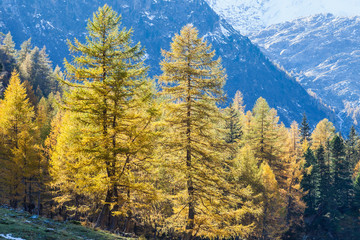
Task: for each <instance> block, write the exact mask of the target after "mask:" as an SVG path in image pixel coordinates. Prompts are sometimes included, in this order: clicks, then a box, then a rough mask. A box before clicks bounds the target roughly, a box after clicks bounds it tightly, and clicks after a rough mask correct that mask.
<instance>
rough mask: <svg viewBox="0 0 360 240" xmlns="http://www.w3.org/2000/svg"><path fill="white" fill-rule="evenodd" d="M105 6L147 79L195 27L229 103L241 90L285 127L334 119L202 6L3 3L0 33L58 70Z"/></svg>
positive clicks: (176, 1)
mask: <svg viewBox="0 0 360 240" xmlns="http://www.w3.org/2000/svg"><path fill="white" fill-rule="evenodd" d="M105 3H108V4H109V5H110V6H112V7H113V8H114V10H116V11H118V12H119V13H120V14H122V16H123V25H124V26H126V27H128V28H129V27H133V30H134V38H133V39H134V40H135V42H137V41H141V43H142V45H143V46H145V48H146V51H147V63H148V64H149V65H150V66H151V72H150V75H152V76H154V75H158V74H160V73H161V72H160V69H159V61H160V60H161V59H162V57H161V49H169V44H170V41H171V39H172V37H173V36H174V34H176V33H178V32H179V31H180V29H181V28H182V27H183V26H184V25H186V24H188V23H193V24H194V26H195V27H197V28H198V29H199V32H200V35H202V36H205V39H206V40H207V41H208V42H209V43H211V44H212V46H213V48H214V49H215V50H216V53H217V56H221V57H222V60H223V65H224V67H225V68H226V70H227V74H228V81H227V84H226V86H225V90H226V92H227V93H228V96H229V100H231V98H232V97H233V96H234V94H235V92H236V90H238V89H239V90H241V91H242V92H243V94H244V100H245V103H246V104H247V107H248V109H249V108H252V106H253V104H254V102H255V101H256V99H257V98H258V97H260V96H262V97H264V98H266V99H267V100H268V102H269V104H270V106H272V107H275V106H276V108H277V110H278V113H279V115H280V117H281V120H282V121H284V123H285V124H286V125H289V124H290V123H291V121H293V120H297V121H298V122H299V121H300V120H301V114H302V113H303V112H306V113H307V115H308V118H309V120H310V122H311V124H312V125H313V126H314V125H315V124H316V122H318V121H319V120H320V119H322V118H324V117H328V118H330V119H334V116H332V115H331V114H332V113H331V112H329V111H327V110H326V109H324V108H323V107H321V106H320V105H319V104H317V102H316V100H314V99H313V98H312V97H310V96H309V95H308V94H307V92H306V91H305V90H304V89H303V88H302V87H301V86H300V85H299V84H298V83H297V82H296V81H295V80H294V79H292V78H291V77H289V76H287V75H286V74H285V73H284V72H283V71H281V70H279V69H278V68H277V67H275V66H274V65H273V64H272V63H271V62H270V61H269V60H268V59H267V58H266V57H265V56H264V55H263V54H262V53H261V51H260V50H259V49H258V47H256V46H255V45H253V44H252V43H251V42H250V40H249V39H248V38H246V37H244V36H242V35H240V34H239V33H238V32H237V31H236V30H235V29H234V28H232V27H231V26H230V25H229V24H228V23H227V22H225V21H224V20H221V19H220V17H219V16H218V15H217V14H216V13H215V12H214V11H213V10H212V9H211V8H210V7H209V5H208V4H207V3H206V2H205V1H203V0H186V1H184V0H120V1H119V0H117V1H115V0H111V1H104V0H101V1H95V0H87V1H84V0H76V1H66V0H64V1H47V0H36V1H34V2H32V3H30V2H29V1H27V0H18V1H16V3H13V2H12V1H10V0H5V1H3V2H2V3H0V11H1V14H0V26H1V27H0V31H2V32H7V31H11V32H12V34H13V35H14V39H16V42H17V43H18V44H19V43H20V42H22V41H24V40H26V39H27V38H29V37H32V40H33V42H34V43H35V44H36V45H46V46H47V49H48V50H49V53H50V57H51V58H52V60H53V61H54V62H55V63H57V64H61V62H62V59H63V57H66V56H68V50H67V46H66V39H70V40H73V39H74V37H77V38H79V39H80V41H83V39H84V34H85V32H86V30H85V26H86V20H87V19H88V18H89V17H91V16H92V13H93V12H94V11H96V10H97V8H98V7H99V6H101V5H103V4H105Z"/></svg>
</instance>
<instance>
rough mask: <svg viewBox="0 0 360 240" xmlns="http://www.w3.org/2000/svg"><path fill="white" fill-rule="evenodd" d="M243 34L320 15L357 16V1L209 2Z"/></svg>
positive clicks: (228, 0)
mask: <svg viewBox="0 0 360 240" xmlns="http://www.w3.org/2000/svg"><path fill="white" fill-rule="evenodd" d="M206 1H207V2H208V3H209V4H210V6H211V7H212V8H213V9H214V10H215V11H216V12H217V13H218V14H219V15H221V16H222V17H223V18H225V19H226V20H227V21H229V23H231V24H232V25H233V26H234V27H235V28H236V29H238V30H239V31H240V32H241V33H242V34H245V35H248V34H252V33H257V32H258V31H260V30H262V29H263V28H265V27H268V26H270V25H273V24H277V23H282V22H286V21H292V20H294V19H297V18H300V17H307V16H311V15H316V14H321V13H332V14H334V15H336V16H355V15H358V14H359V12H360V4H359V1H358V0H342V1H337V0H316V1H313V0H302V1H298V0H286V1H284V0H241V1H239V0H206Z"/></svg>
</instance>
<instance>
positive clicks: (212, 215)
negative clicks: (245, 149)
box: [159, 25, 247, 239]
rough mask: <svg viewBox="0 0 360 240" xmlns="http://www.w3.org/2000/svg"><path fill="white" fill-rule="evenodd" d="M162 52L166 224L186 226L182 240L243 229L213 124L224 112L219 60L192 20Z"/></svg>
mask: <svg viewBox="0 0 360 240" xmlns="http://www.w3.org/2000/svg"><path fill="white" fill-rule="evenodd" d="M162 54H163V56H164V57H165V59H164V60H163V61H162V62H161V68H162V71H163V73H162V75H161V76H160V77H159V82H160V83H161V84H162V91H161V95H163V96H167V97H168V100H167V102H166V105H165V106H164V108H165V114H166V119H165V126H166V128H167V129H168V130H167V131H168V134H169V137H168V138H167V139H166V140H165V144H166V149H168V150H167V153H165V156H164V158H165V159H167V161H168V166H169V167H170V168H169V172H173V174H174V176H176V177H174V182H173V183H172V184H173V186H174V189H176V190H175V191H174V192H173V193H172V195H173V199H174V201H173V202H174V211H175V212H174V214H173V215H172V216H171V217H170V221H171V226H173V228H174V229H179V230H182V231H184V230H186V236H185V237H184V238H186V239H193V237H194V236H195V235H196V234H197V235H199V236H207V237H210V238H212V237H215V236H217V237H225V236H229V235H241V234H244V233H245V232H246V231H247V230H246V226H242V225H241V224H240V223H239V221H238V220H239V219H240V218H241V216H242V215H241V213H240V212H241V206H240V209H238V208H239V206H238V205H237V201H236V200H234V199H232V200H230V198H232V197H233V194H234V193H232V192H231V189H230V188H229V187H230V186H229V183H228V182H227V180H226V177H227V175H228V174H227V171H229V165H228V164H227V161H226V157H225V156H224V151H226V147H225V141H223V140H221V139H222V137H221V136H222V134H220V133H219V128H218V127H217V125H218V123H219V122H221V121H223V117H222V116H221V114H220V110H219V108H218V107H217V106H216V104H218V103H219V102H221V101H222V100H223V98H224V95H223V91H222V87H223V85H224V83H225V79H226V75H225V71H224V69H223V68H222V66H221V63H220V61H221V60H220V59H217V60H213V58H214V56H215V52H214V51H212V50H211V47H210V46H209V45H208V44H207V43H206V42H205V41H204V40H203V39H202V38H199V37H198V31H197V30H196V29H195V28H194V27H193V26H192V25H187V26H185V27H183V29H182V30H181V32H180V35H175V37H174V38H173V42H172V43H171V50H170V51H163V52H162ZM170 170H171V171H170ZM174 170H175V172H174ZM175 186H176V187H175ZM232 210H235V211H232ZM236 213H237V214H236ZM238 214H240V216H239V215H238ZM169 224H170V223H169ZM229 225H230V226H229ZM230 229H232V230H230Z"/></svg>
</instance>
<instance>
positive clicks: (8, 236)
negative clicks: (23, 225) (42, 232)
mask: <svg viewBox="0 0 360 240" xmlns="http://www.w3.org/2000/svg"><path fill="white" fill-rule="evenodd" d="M0 237H2V238H5V239H10V240H26V239H23V238H16V237H13V236H11V234H10V233H9V234H6V235H4V234H0Z"/></svg>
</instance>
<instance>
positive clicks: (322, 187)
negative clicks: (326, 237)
mask: <svg viewBox="0 0 360 240" xmlns="http://www.w3.org/2000/svg"><path fill="white" fill-rule="evenodd" d="M315 156H316V161H317V172H318V174H317V187H316V191H317V193H316V198H317V199H316V208H317V212H318V213H317V215H318V216H320V221H319V224H320V225H321V226H322V227H323V228H327V227H328V226H327V224H329V219H328V217H326V219H324V218H325V216H328V214H329V212H330V211H331V210H332V209H330V208H331V207H332V198H331V194H332V192H331V186H332V183H331V175H330V174H331V173H330V166H329V165H328V163H327V162H326V159H325V158H326V157H325V149H324V146H322V145H320V147H319V148H318V149H317V150H316V153H315Z"/></svg>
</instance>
